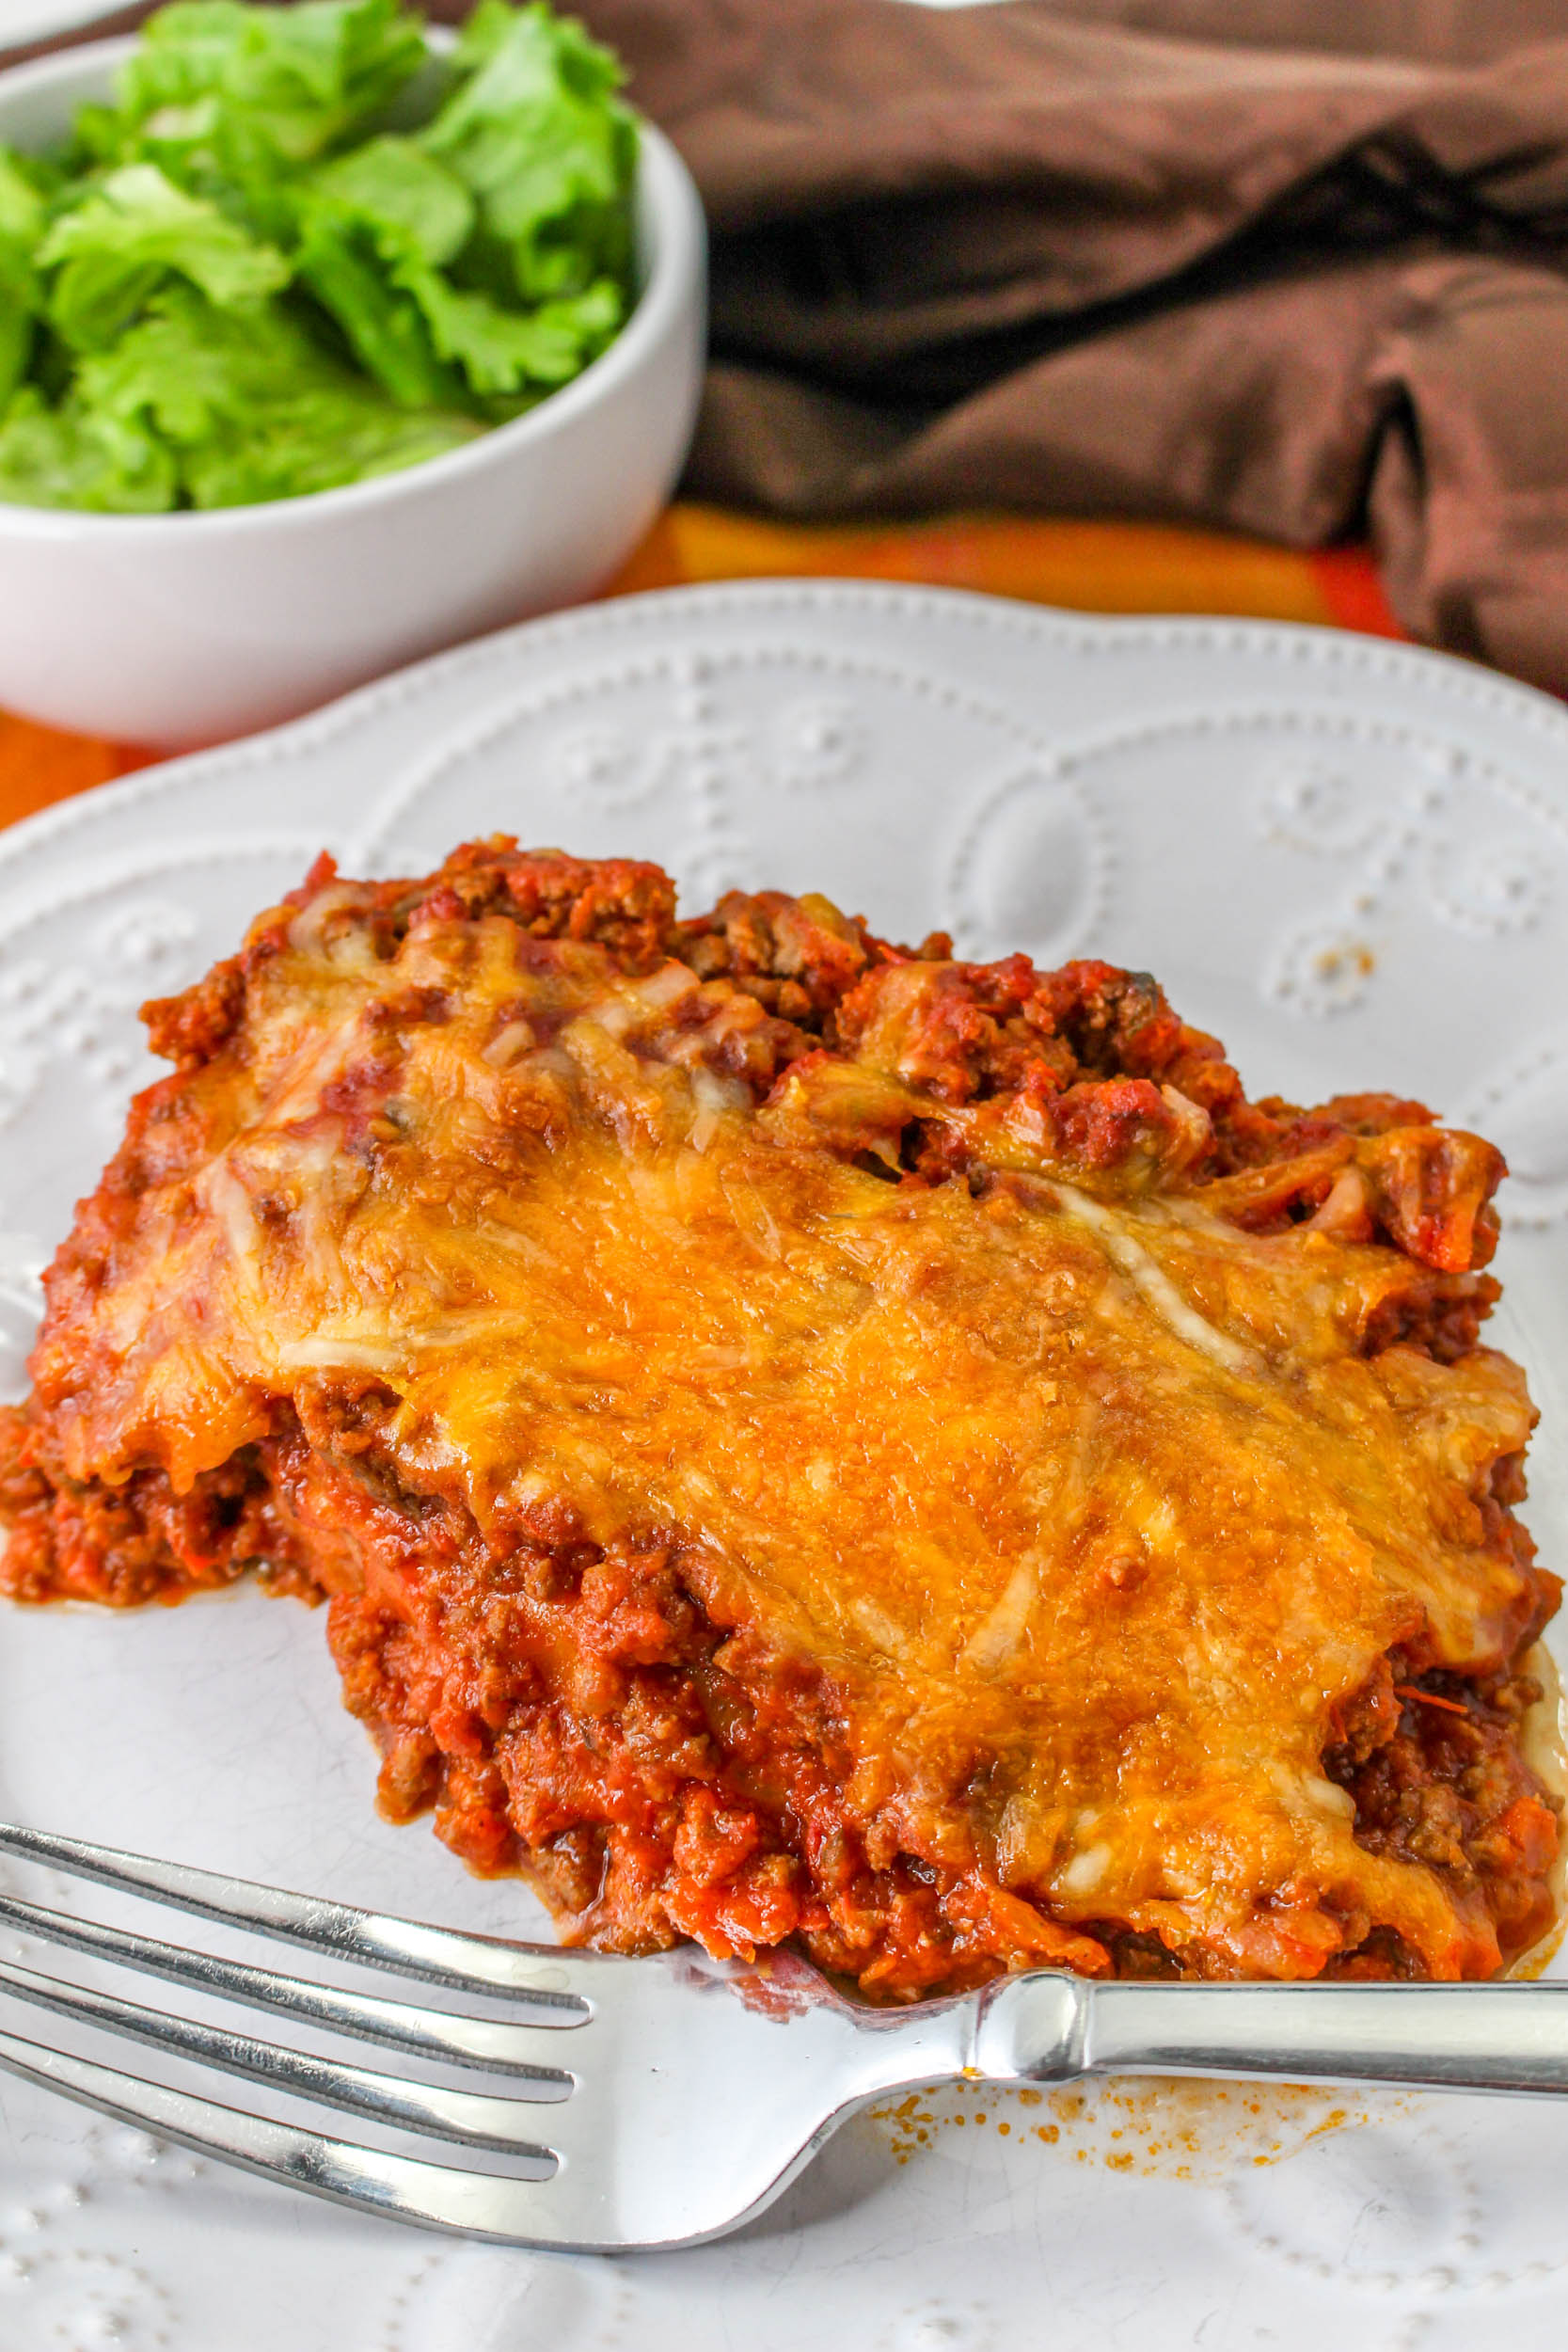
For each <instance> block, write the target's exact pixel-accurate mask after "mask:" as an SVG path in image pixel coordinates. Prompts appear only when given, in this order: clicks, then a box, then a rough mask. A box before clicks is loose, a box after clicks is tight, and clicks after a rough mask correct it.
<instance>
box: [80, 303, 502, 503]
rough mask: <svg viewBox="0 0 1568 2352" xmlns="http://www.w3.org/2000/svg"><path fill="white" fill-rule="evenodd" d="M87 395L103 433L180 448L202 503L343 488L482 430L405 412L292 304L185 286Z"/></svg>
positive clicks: (86, 366) (118, 350)
mask: <svg viewBox="0 0 1568 2352" xmlns="http://www.w3.org/2000/svg"><path fill="white" fill-rule="evenodd" d="M78 396H79V398H80V401H81V403H82V405H83V407H84V409H85V410H86V411H87V413H88V414H89V415H91V416H92V417H94V418H95V419H98V420H101V421H103V423H104V424H105V425H106V426H111V427H114V428H117V429H120V430H125V431H129V432H133V433H142V434H145V435H148V436H150V437H155V438H157V439H158V440H159V441H160V442H162V443H163V444H164V445H166V447H167V448H168V449H170V450H171V451H172V453H174V457H175V461H176V464H177V467H178V473H179V479H180V484H181V487H182V493H183V496H184V498H185V499H186V500H187V501H188V502H189V503H190V504H192V505H195V506H202V507H213V506H240V505H249V504H252V503H254V502H256V501H259V500H262V499H279V498H299V497H302V496H304V495H305V494H306V493H308V492H309V491H313V490H328V489H335V488H337V487H339V486H340V485H342V484H344V483H348V482H358V481H363V480H365V479H367V478H368V477H370V476H371V475H372V474H379V473H388V472H393V471H396V470H398V469H401V468H403V467H404V466H412V465H418V464H420V463H421V462H422V460H423V459H425V458H427V457H436V456H439V455H440V454H441V453H443V452H444V451H447V450H450V449H455V448H458V447H459V446H460V445H461V444H462V443H463V442H465V441H467V440H469V439H471V438H472V437H474V435H475V434H476V433H478V432H479V431H480V430H482V428H481V427H480V426H479V425H478V424H477V423H476V422H475V421H474V420H473V419H471V418H469V417H465V416H460V415H453V414H451V413H445V412H441V411H438V410H429V411H426V412H425V413H423V414H421V415H419V416H409V415H407V414H406V413H404V411H403V410H401V409H399V408H397V407H395V406H394V405H392V404H391V403H390V402H389V401H388V400H386V399H385V398H384V397H383V396H382V395H381V394H380V393H378V392H377V390H376V389H375V388H374V386H373V385H370V384H367V383H365V382H364V381H363V379H362V378H360V377H357V376H356V375H354V374H353V373H351V372H350V371H349V370H348V369H346V368H343V367H341V366H340V365H339V364H338V362H337V361H336V360H334V359H332V358H330V357H329V356H328V355H327V354H326V353H325V352H324V351H322V350H321V349H320V348H319V347H318V345H317V344H316V343H315V342H314V341H313V340H312V338H311V336H310V335H309V332H308V331H307V329H306V328H305V326H303V325H302V324H301V323H300V322H299V321H298V320H296V319H294V318H293V317H292V316H291V315H290V314H289V312H288V311H287V310H285V309H284V308H283V307H282V305H281V304H277V303H271V304H268V305H266V306H265V307H264V308H263V309H261V310H259V311H257V312H255V313H253V314H250V315H248V316H245V317H241V316H237V315H235V314H233V313H229V312H225V311H221V310H214V309H213V308H212V307H211V306H210V305H208V304H206V303H204V302H203V301H202V300H201V299H200V298H199V297H198V296H197V295H195V294H191V293H190V292H189V291H188V290H186V289H184V288H179V287H176V288H172V289H171V290H170V291H169V293H168V294H166V296H165V297H164V298H163V299H162V301H161V302H160V304H159V307H158V310H157V312H156V314H155V315H154V316H152V317H150V318H148V319H145V320H144V321H143V322H142V323H141V324H140V325H139V326H135V327H133V328H132V329H131V330H130V332H129V333H127V334H125V335H123V336H122V337H121V338H120V340H119V343H118V344H117V345H116V346H115V348H114V350H113V351H111V352H105V353H103V354H100V355H99V356H97V357H96V358H91V359H88V360H86V361H85V362H84V363H83V366H82V369H81V372H80V376H79V379H78Z"/></svg>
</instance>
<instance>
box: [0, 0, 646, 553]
mask: <svg viewBox="0 0 1568 2352" xmlns="http://www.w3.org/2000/svg"><path fill="white" fill-rule="evenodd" d="M427 68H428V81H429V90H428V103H424V104H423V105H422V106H419V105H415V104H414V103H413V101H412V98H411V96H410V85H411V84H412V83H413V82H414V80H415V77H416V76H417V75H419V74H420V73H421V72H425V71H426V70H427ZM620 79H621V75H620V69H619V67H618V66H617V64H616V62H615V60H614V59H613V57H611V56H610V53H609V52H608V51H606V50H604V49H602V48H601V47H599V45H598V44H597V43H595V42H594V41H593V40H591V39H590V38H589V36H588V35H587V34H586V33H585V32H584V31H583V30H582V28H581V27H580V26H579V25H578V24H574V23H571V22H570V21H568V20H564V19H562V18H558V17H556V16H554V15H553V14H552V13H551V11H550V10H549V8H546V7H545V6H544V5H542V0H534V4H533V5H530V6H527V7H524V8H514V7H512V6H510V5H508V0H481V5H480V6H479V8H477V9H476V10H475V12H474V15H473V16H472V17H471V18H470V20H469V22H468V24H467V26H466V28H465V29H464V32H463V33H462V35H461V37H460V38H459V40H458V41H457V43H456V45H455V47H454V49H453V50H452V52H451V53H450V56H448V58H447V59H446V61H445V62H444V64H443V65H442V66H441V67H440V68H438V69H436V68H429V61H428V58H427V53H426V50H425V45H424V40H423V34H422V29H421V26H420V21H419V19H418V18H417V17H414V16H412V15H410V14H408V13H406V12H405V11H404V10H403V9H402V8H400V6H399V0H302V5H300V6H297V7H292V8H258V7H248V6H244V5H242V4H241V0H175V5H173V6H171V7H168V8H164V9H163V10H161V11H160V12H159V13H158V14H157V15H155V16H153V17H152V18H150V20H149V22H148V24H146V26H145V27H144V28H143V33H142V37H141V40H140V41H139V43H138V46H137V48H136V50H135V53H134V55H133V56H132V58H131V59H130V62H129V64H128V65H127V67H126V68H125V69H124V71H123V72H122V75H121V78H120V83H119V89H118V91H117V94H116V97H115V100H114V102H113V103H110V104H107V105H102V106H92V107H87V108H84V109H83V110H82V112H81V114H80V115H79V117H78V119H77V122H76V125H75V129H74V133H73V136H72V139H71V144H70V146H69V147H68V148H67V149H66V150H65V151H63V152H62V153H61V154H60V155H59V156H57V157H52V158H44V159H40V158H34V157H23V156H18V155H13V154H9V153H8V152H7V151H5V150H3V149H0V500H9V501H16V502H21V503H26V504H33V505H58V506H80V507H85V508H88V509H92V510H95V511H102V512H125V513H155V512H159V511H162V510H165V509H167V508H170V507H176V506H197V507H210V506H219V505H234V504H241V503H249V502H253V501H260V500H265V499H276V498H293V497H299V496H302V495H305V494H306V493H308V492H310V491H314V490H320V489H327V488H332V487H336V486H339V485H341V484H343V483H347V482H353V481H362V480H366V479H368V478H370V477H371V476H372V475H374V474H378V473H382V472H386V471H388V470H391V469H396V468H401V467H404V466H408V465H415V464H418V463H420V461H421V460H422V459H424V458H425V457H429V456H435V455H438V454H440V453H442V452H444V451H446V450H450V449H451V448H454V447H456V446H458V445H459V444H460V443H461V442H463V441H464V440H467V439H469V438H471V437H474V436H475V435H476V434H478V433H481V432H483V430H484V429H485V428H486V426H488V425H489V424H492V423H494V422H497V421H500V420H502V419H504V418H506V417H509V416H515V415H516V414H517V413H519V411H520V410H522V409H524V408H526V407H528V406H530V405H532V403H534V402H535V401H537V400H540V399H542V398H544V397H545V396H546V394H547V393H548V392H550V391H552V390H554V389H557V388H558V387H559V386H561V385H562V384H565V383H568V382H570V381H571V379H572V378H573V377H574V376H576V375H577V374H578V373H581V371H582V369H583V368H585V367H586V366H588V365H589V364H590V363H591V362H592V361H593V360H594V358H596V357H597V356H598V354H599V353H600V352H601V351H603V350H604V348H605V347H606V345H607V344H608V343H609V342H610V341H611V340H612V339H613V338H614V336H615V335H616V334H617V333H618V331H619V330H620V328H621V326H623V325H624V324H625V322H626V316H627V313H628V310H629V308H630V304H631V299H632V283H633V270H632V218H633V215H632V194H633V185H634V181H635V174H636V163H637V137H636V129H635V124H634V121H633V119H632V117H631V115H630V114H629V113H628V111H627V110H626V107H625V106H624V105H623V104H622V103H621V102H620V100H619V98H618V96H617V94H616V93H617V90H618V87H619V84H620ZM425 90H426V85H425V83H423V82H421V83H420V92H421V93H423V92H425ZM400 101H401V102H403V103H402V105H401V109H400V107H399V102H400Z"/></svg>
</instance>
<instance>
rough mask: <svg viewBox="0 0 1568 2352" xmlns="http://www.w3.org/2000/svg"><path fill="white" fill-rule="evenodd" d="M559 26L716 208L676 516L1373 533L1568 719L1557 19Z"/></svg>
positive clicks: (1402, 6)
mask: <svg viewBox="0 0 1568 2352" xmlns="http://www.w3.org/2000/svg"><path fill="white" fill-rule="evenodd" d="M432 12H433V13H436V14H442V13H448V14H461V13H462V12H463V11H462V8H460V7H453V6H451V5H443V0H437V5H436V8H434V9H433V11H432ZM577 12H578V14H580V15H581V16H583V17H584V18H585V19H586V20H587V22H588V23H589V24H591V25H592V27H593V28H594V31H595V32H597V33H598V34H599V35H600V36H601V37H602V38H604V39H606V40H610V41H611V42H613V43H614V44H615V45H616V47H617V48H619V50H620V51H621V53H622V55H623V56H625V57H626V60H627V63H628V64H629V66H630V67H631V69H632V92H633V95H634V97H635V98H636V99H637V101H638V102H639V103H641V105H642V106H643V107H644V108H645V109H646V110H647V112H648V113H649V114H650V115H652V116H653V117H654V118H655V119H656V120H657V121H659V122H660V123H662V124H663V125H664V127H665V128H666V129H667V130H669V131H670V132H671V133H672V135H673V137H674V138H675V139H676V141H677V143H678V144H679V145H680V147H681V149H682V150H683V151H684V152H685V154H686V156H687V159H688V161H689V164H690V165H691V167H692V169H693V170H694V172H695V173H696V176H697V179H698V181H699V183H700V184H701V187H702V190H703V194H704V197H705V201H706V203H707V207H708V213H709V219H710V222H711V225H712V229H713V232H714V254H713V273H714V274H713V284H714V311H713V364H712V367H711V371H710V374H709V378H708V387H707V395H706V399H705V404H704V409H703V416H702V421H701V425H700V428H699V432H698V437H697V443H696V447H695V450H694V452H693V455H692V459H691V466H690V469H689V475H688V482H687V487H688V489H689V491H690V492H691V493H693V494H694V495H697V496H700V497H704V498H707V499H714V500H721V501H731V502H737V503H742V504H748V505H752V506H757V507H762V508H766V509H768V510H770V511H772V512H774V513H779V514H785V515H791V516H829V515H835V516H843V515H869V514H889V513H896V514H912V513H917V512H930V511H932V510H936V509H942V508H952V507H974V506H989V507H996V506H1014V507H1022V508H1029V509H1034V510H1037V511H1048V512H1053V513H1061V514H1075V515H1099V516H1104V515H1124V516H1152V517H1159V518H1164V519H1181V520H1186V521H1191V522H1201V523H1207V524H1217V525H1221V526H1225V527H1228V528H1230V529H1234V530H1240V531H1243V532H1254V533H1257V534H1259V535H1260V536H1263V537H1265V538H1271V539H1278V540H1283V541H1286V542H1288V543H1290V544H1291V545H1293V546H1298V547H1306V546H1318V545H1322V544H1323V543H1324V542H1326V541H1329V540H1332V539H1334V538H1336V537H1338V536H1342V535H1344V534H1346V533H1349V532H1355V531H1357V530H1358V529H1361V528H1370V532H1371V533H1372V535H1373V539H1374V542H1375V545H1376V548H1377V550H1378V554H1379V560H1380V563H1381V564H1382V568H1383V572H1384V577H1385V581H1386V587H1387V590H1388V594H1389V596H1390V599H1391V601H1392V603H1393V606H1394V608H1395V610H1396V612H1398V614H1399V616H1400V618H1401V619H1402V621H1403V623H1404V624H1405V626H1406V627H1407V628H1410V629H1411V630H1412V631H1413V632H1414V633H1415V634H1417V635H1418V636H1422V637H1426V638H1429V639H1432V640H1433V641H1434V642H1436V643H1438V644H1445V645H1449V646H1451V647H1453V648H1455V649H1457V650H1459V651H1461V652H1465V653H1471V654H1475V655H1479V656H1481V657H1482V658H1484V659H1486V660H1491V661H1494V662H1496V663H1497V664H1498V665H1500V666H1501V667H1502V668H1505V669H1509V670H1513V671H1514V672H1515V673H1517V674H1518V675H1521V676H1524V677H1528V678H1532V679H1535V680H1537V681H1538V682H1540V683H1542V684H1544V685H1547V686H1552V687H1556V688H1558V689H1560V690H1561V691H1568V0H1246V5H1245V6H1243V5H1242V4H1241V0H1008V5H1000V6H992V7H984V8H963V9H957V10H952V11H934V10H929V9H924V8H914V7H911V6H908V5H906V0H578V8H577ZM135 14H136V12H135V11H130V12H127V15H126V16H125V17H124V18H122V19H119V20H115V22H116V23H126V22H131V21H134V19H135ZM1232 20H1235V21H1237V24H1236V26H1234V27H1233V24H1232ZM1240 24H1244V26H1245V28H1246V33H1247V38H1246V39H1245V40H1240V39H1237V38H1235V37H1234V30H1235V29H1239V26H1240ZM95 29H102V27H101V28H95ZM1221 32H1225V33H1227V36H1230V37H1227V39H1226V40H1224V41H1223V43H1222V42H1221V41H1219V40H1217V39H1216V38H1215V37H1216V36H1217V35H1219V34H1220V33H1221ZM1554 35H1555V36H1557V37H1556V38H1553V37H1552V36H1554ZM1335 41H1340V42H1343V43H1344V44H1346V46H1345V48H1344V49H1343V50H1340V51H1331V50H1330V49H1328V48H1325V47H1324V46H1323V44H1324V43H1330V42H1335ZM1294 42H1300V43H1302V44H1303V45H1302V46H1300V47H1295V46H1291V43H1294ZM1313 44H1315V46H1314V45H1313ZM1353 47H1354V51H1355V52H1356V53H1358V54H1351V51H1352V48H1353Z"/></svg>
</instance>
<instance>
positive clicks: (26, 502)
mask: <svg viewBox="0 0 1568 2352" xmlns="http://www.w3.org/2000/svg"><path fill="white" fill-rule="evenodd" d="M178 486H179V485H178V478H177V474H176V470H175V465H174V460H173V457H172V456H171V454H170V453H169V452H168V451H167V450H166V448H165V447H164V446H163V444H162V443H161V442H160V441H159V440H158V439H157V437H155V436H154V435H152V434H150V433H147V432H144V431H138V430H137V428H136V427H135V425H125V424H121V423H119V421H116V420H114V419H112V418H103V417H97V416H94V415H92V414H90V413H89V412H88V411H87V410H86V409H84V408H83V406H82V405H81V404H80V403H79V402H78V401H77V400H75V399H74V398H73V397H68V398H67V399H66V400H65V401H64V402H63V403H62V404H61V405H60V406H59V407H58V408H51V407H50V405H48V403H47V402H46V401H45V399H44V397H43V395H42V393H41V392H40V391H38V390H37V389H35V388H34V387H33V386H31V385H24V387H23V389H22V390H21V391H19V392H18V393H17V394H16V396H15V398H14V399H13V400H12V401H11V403H10V405H9V406H8V408H7V410H6V411H5V415H4V418H3V419H0V501H6V502H7V503H8V504H10V505H12V506H71V507H76V508H79V509H82V510H84V511H85V512H87V513H88V514H100V515H158V514H163V513H164V512H166V510H167V509H168V508H169V507H171V506H173V505H174V504H175V502H176V498H177V492H178Z"/></svg>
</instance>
